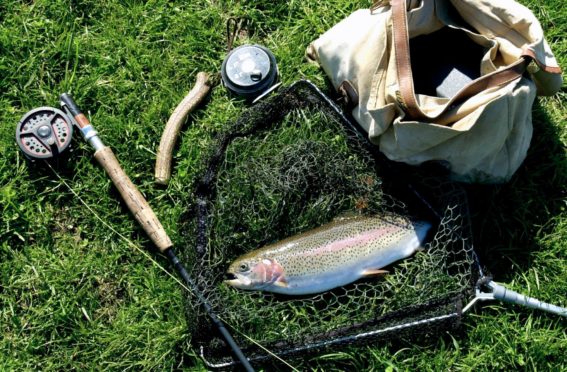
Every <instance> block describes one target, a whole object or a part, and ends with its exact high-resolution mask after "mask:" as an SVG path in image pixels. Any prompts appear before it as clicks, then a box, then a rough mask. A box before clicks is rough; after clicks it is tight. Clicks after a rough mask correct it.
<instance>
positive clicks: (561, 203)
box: [0, 0, 567, 371]
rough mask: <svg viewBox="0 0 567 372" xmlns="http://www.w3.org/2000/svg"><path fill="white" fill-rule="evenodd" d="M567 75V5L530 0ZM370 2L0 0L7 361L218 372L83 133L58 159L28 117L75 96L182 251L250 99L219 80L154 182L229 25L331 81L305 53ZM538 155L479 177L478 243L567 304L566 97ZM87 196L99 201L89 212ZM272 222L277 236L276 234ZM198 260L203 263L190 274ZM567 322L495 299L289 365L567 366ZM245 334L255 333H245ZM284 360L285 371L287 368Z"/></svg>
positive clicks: (541, 107) (300, 72)
mask: <svg viewBox="0 0 567 372" xmlns="http://www.w3.org/2000/svg"><path fill="white" fill-rule="evenodd" d="M522 3H524V4H525V5H527V6H528V7H529V8H530V9H532V11H533V12H534V13H535V14H536V15H537V16H538V18H539V19H540V21H541V23H542V26H543V28H544V30H545V31H546V35H547V40H548V41H549V43H550V45H551V47H552V49H553V50H554V52H555V55H556V57H557V58H558V61H559V63H560V65H561V66H563V67H564V68H566V67H567V39H565V35H567V22H566V20H567V10H565V6H564V4H563V1H562V0H544V1H535V0H522ZM368 6H369V3H368V2H366V1H354V0H331V1H325V2H321V1H315V0H304V1H288V2H281V1H266V0H261V1H252V0H247V1H214V0H210V1H192V2H188V1H166V0H153V1H139V0H100V1H92V0H37V1H32V0H26V1H15V0H2V2H1V3H0V213H1V216H0V330H1V332H2V337H1V338H0V370H38V369H41V370H61V369H89V370H98V369H116V370H124V369H159V370H161V369H189V370H191V369H197V370H198V369H204V368H205V367H204V365H203V363H202V362H201V360H200V358H199V357H198V350H196V349H194V348H192V346H191V337H192V327H191V324H189V322H190V321H191V319H190V317H188V316H187V314H186V303H185V300H186V296H185V293H184V291H185V290H184V289H183V288H182V286H180V284H179V282H178V281H176V280H175V276H174V275H173V276H170V275H168V274H167V273H166V272H165V271H164V269H163V268H165V270H167V271H169V272H172V269H171V268H170V266H169V263H168V262H167V260H166V259H165V257H163V256H161V255H160V254H159V252H157V250H156V249H155V248H153V247H152V245H151V242H150V241H149V240H148V238H147V237H146V236H145V234H144V232H143V230H142V229H141V228H140V227H139V226H138V225H137V223H136V221H135V220H134V219H133V218H132V216H131V215H130V214H129V212H128V210H127V208H126V207H125V205H124V204H123V203H122V202H121V201H120V199H119V195H118V193H117V192H116V190H115V189H114V187H113V185H112V183H111V181H110V180H109V179H108V178H107V176H106V174H105V173H104V171H103V170H102V169H101V167H100V166H99V165H98V164H97V163H96V161H94V159H93V158H92V151H91V149H90V148H89V146H88V145H87V144H86V143H84V141H82V140H81V139H80V138H79V135H78V134H77V133H75V135H74V137H75V138H74V141H73V145H72V152H70V153H68V154H66V155H65V156H64V157H62V158H60V159H59V160H58V161H56V162H54V163H53V164H52V166H51V167H48V166H47V165H45V164H44V163H43V162H35V163H32V162H29V161H28V160H26V159H25V158H24V156H23V155H22V153H21V152H20V151H19V149H18V147H17V145H16V143H15V141H14V130H15V126H16V123H17V122H18V121H19V120H20V118H21V117H22V115H23V114H24V113H26V112H27V111H28V110H31V109H32V108H35V107H39V106H57V103H58V96H59V94H60V93H62V92H71V93H72V94H73V96H74V98H75V101H76V102H77V103H78V104H79V106H80V107H82V108H83V110H84V111H85V114H86V115H87V116H88V117H89V118H90V119H91V121H92V122H93V124H94V125H95V126H96V128H97V130H98V132H99V134H100V136H101V138H102V139H103V141H104V142H105V143H106V144H107V145H108V146H110V147H112V148H113V150H114V152H115V154H116V156H117V157H118V158H119V159H120V162H121V164H122V166H123V168H124V169H125V171H126V172H127V173H128V174H129V175H130V177H131V179H132V181H133V182H134V183H135V184H136V185H137V186H138V187H139V189H140V191H141V192H142V193H143V194H144V195H145V196H146V198H147V199H148V201H149V202H150V204H151V205H152V207H153V209H154V211H155V213H156V214H157V216H158V217H159V219H160V220H161V222H162V224H163V225H164V227H165V229H166V230H167V232H168V233H169V235H170V237H171V238H172V240H173V242H174V244H175V247H176V249H177V250H178V251H180V252H182V253H184V256H185V257H189V256H190V254H188V251H191V249H192V242H193V237H192V235H193V231H192V230H191V229H190V227H191V225H190V224H187V223H185V222H186V219H187V215H188V208H189V206H190V205H191V203H192V200H191V196H192V194H193V185H194V183H195V180H196V179H197V178H198V177H199V175H200V174H201V171H202V162H203V154H204V152H205V151H206V149H207V148H208V146H210V145H211V143H212V141H213V138H214V135H215V133H217V132H218V131H220V130H223V129H224V128H226V126H227V125H228V124H229V123H231V122H232V121H234V120H235V119H236V118H237V117H238V116H239V114H240V113H241V112H242V111H243V110H244V109H245V108H246V105H245V104H244V103H243V102H241V101H238V100H235V99H233V98H231V97H230V95H229V94H228V93H227V92H226V91H225V90H224V89H223V88H222V87H216V88H214V89H213V91H212V94H211V96H210V98H209V100H208V104H207V106H206V108H204V109H202V110H199V111H197V112H196V113H194V114H192V115H191V120H190V123H188V124H187V125H186V126H185V127H184V130H183V132H182V134H181V136H180V139H179V142H178V145H177V146H176V148H175V152H174V172H173V173H174V174H173V178H172V180H171V182H170V184H169V185H168V186H167V188H164V187H159V186H156V185H155V184H154V182H153V174H154V164H155V152H156V149H157V145H158V143H159V139H160V136H161V133H162V130H163V128H164V125H165V122H166V121H167V119H168V117H169V115H170V114H171V112H172V110H173V108H174V107H175V106H176V105H177V103H178V102H179V101H180V100H181V99H182V98H183V97H184V96H185V94H186V93H187V92H188V91H189V89H190V88H191V86H192V84H193V83H194V80H195V77H196V74H197V72H198V71H207V72H210V73H215V72H217V71H219V69H220V66H221V63H222V59H223V58H224V56H225V54H226V48H227V38H226V21H227V19H228V18H229V17H242V16H246V17H249V18H250V19H252V20H253V24H254V28H253V32H249V33H243V34H241V35H239V37H238V38H237V44H243V43H245V42H250V43H259V44H262V45H265V46H267V47H268V48H270V49H271V50H272V51H273V52H274V54H275V55H276V57H277V60H278V65H279V67H280V73H281V80H282V81H283V83H284V84H290V83H292V82H294V81H296V80H298V79H300V78H308V79H310V80H311V81H313V82H314V83H316V84H317V85H318V86H319V87H321V88H325V87H327V86H328V84H327V83H326V80H325V76H324V74H323V73H322V72H321V71H320V70H319V69H318V68H316V67H315V66H313V65H309V64H308V63H306V61H305V59H304V51H305V48H306V46H307V45H308V44H309V42H311V41H312V40H313V39H314V38H316V37H317V35H319V34H321V33H323V32H324V31H325V30H327V29H328V28H330V27H331V26H332V25H334V24H335V23H337V22H338V21H339V20H341V19H342V18H344V17H345V16H346V15H348V14H350V13H351V12H352V11H354V10H355V9H358V8H360V7H368ZM533 117H534V137H533V140H532V145H531V148H530V150H529V153H528V157H527V159H526V161H525V163H524V164H523V165H522V167H521V169H520V170H519V171H518V173H517V174H516V175H515V176H514V178H513V179H512V180H511V181H510V182H509V183H508V184H505V185H501V186H478V185H476V186H475V185H473V186H468V187H467V190H468V192H469V197H470V203H471V210H472V221H473V233H474V238H475V240H474V242H475V248H476V250H477V253H478V255H479V258H480V261H481V263H482V264H483V265H484V267H485V269H486V270H487V272H489V273H490V274H491V275H493V276H494V279H495V280H496V281H498V282H500V283H503V284H506V285H507V286H508V287H510V288H512V289H514V290H517V291H519V292H522V293H525V294H529V295H531V296H534V297H537V298H539V299H541V300H543V301H547V302H551V303H555V304H558V305H562V306H567V261H566V258H567V213H566V208H567V203H566V198H565V197H566V186H565V185H566V184H567V158H566V151H565V150H566V145H567V128H566V122H567V94H566V91H565V88H563V89H562V91H561V92H560V93H559V94H557V95H555V96H554V97H545V98H538V99H537V101H536V104H535V106H534V111H533ZM87 206H88V208H87ZM272 228H275V227H273V226H272ZM191 264H192V263H191V262H187V265H188V266H190V265H191ZM566 326H567V321H566V320H565V318H559V317H557V316H554V315H549V314H545V313H542V312H539V311H532V310H529V309H525V308H520V307H517V306H513V305H506V304H500V303H491V304H489V305H485V306H481V307H477V308H476V309H475V310H474V311H473V312H471V313H468V314H467V315H466V316H465V318H464V323H463V325H462V330H461V331H459V332H456V333H454V334H444V335H441V336H440V337H439V338H437V339H434V340H429V341H427V342H418V343H402V344H400V343H377V344H376V345H371V346H364V347H359V348H356V347H345V348H343V349H341V350H340V351H336V352H332V353H330V352H326V353H323V354H319V355H315V356H310V357H309V358H306V359H303V360H297V359H291V360H289V361H288V362H289V363H290V364H291V365H293V366H294V367H295V368H297V369H299V370H309V369H312V370H332V369H339V370H353V369H357V370H359V369H360V370H366V369H377V370H384V369H386V370H473V369H474V370H493V369H503V370H515V369H528V370H544V371H545V370H548V371H551V370H553V371H559V370H567V361H566V358H565V355H567V331H566ZM242 331H243V332H245V331H246V330H242ZM280 366H281V368H283V369H285V368H287V367H286V366H285V365H283V364H280Z"/></svg>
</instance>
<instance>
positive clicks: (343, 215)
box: [333, 211, 362, 222]
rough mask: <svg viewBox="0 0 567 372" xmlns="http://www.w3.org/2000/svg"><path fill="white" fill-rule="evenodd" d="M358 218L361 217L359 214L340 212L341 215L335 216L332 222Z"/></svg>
mask: <svg viewBox="0 0 567 372" xmlns="http://www.w3.org/2000/svg"><path fill="white" fill-rule="evenodd" d="M360 216H362V215H361V214H360V213H358V212H356V211H345V212H342V213H341V214H339V215H338V216H336V217H335V218H333V222H339V221H345V220H350V219H353V218H358V217H360Z"/></svg>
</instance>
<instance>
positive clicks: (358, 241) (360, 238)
mask: <svg viewBox="0 0 567 372" xmlns="http://www.w3.org/2000/svg"><path fill="white" fill-rule="evenodd" d="M399 230H400V228H399V227H397V226H388V227H382V228H378V229H373V230H369V231H366V232H364V233H362V234H360V235H357V236H355V237H348V238H344V239H341V240H337V241H334V242H331V243H329V244H327V245H324V246H321V247H319V248H317V249H314V250H312V251H308V252H305V253H304V256H319V255H321V254H324V253H333V252H336V251H343V250H345V249H349V248H362V247H364V246H365V245H366V244H367V243H370V242H372V241H375V240H378V239H380V238H381V237H383V236H384V235H388V234H391V233H393V232H396V231H399Z"/></svg>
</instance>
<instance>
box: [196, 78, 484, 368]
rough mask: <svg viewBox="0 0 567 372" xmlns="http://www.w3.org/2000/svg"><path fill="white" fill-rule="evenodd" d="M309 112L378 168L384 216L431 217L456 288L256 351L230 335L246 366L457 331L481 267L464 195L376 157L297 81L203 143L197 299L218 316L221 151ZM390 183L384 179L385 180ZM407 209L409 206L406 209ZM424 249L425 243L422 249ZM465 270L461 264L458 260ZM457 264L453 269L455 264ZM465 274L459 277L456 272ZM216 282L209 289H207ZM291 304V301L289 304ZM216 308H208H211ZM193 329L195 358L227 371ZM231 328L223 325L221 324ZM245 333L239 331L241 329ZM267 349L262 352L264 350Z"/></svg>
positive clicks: (347, 122) (435, 174) (321, 97)
mask: <svg viewBox="0 0 567 372" xmlns="http://www.w3.org/2000/svg"><path fill="white" fill-rule="evenodd" d="M297 109H299V110H307V109H316V110H321V111H323V112H325V114H326V115H329V116H331V117H332V118H333V119H334V120H336V121H337V122H338V123H340V124H341V125H342V126H343V128H344V130H345V133H346V134H347V135H348V136H350V137H351V138H356V141H357V145H358V146H361V147H364V151H367V152H368V153H370V154H372V157H373V159H374V161H376V163H379V164H380V166H381V167H380V168H381V173H382V174H380V177H381V179H382V180H384V181H385V182H384V190H385V191H384V192H385V193H386V194H387V196H388V197H391V198H392V200H403V201H402V202H401V203H396V202H395V203H393V205H391V206H390V207H389V209H390V210H391V212H394V213H396V212H398V211H399V210H400V209H403V210H406V209H407V208H408V206H411V205H418V206H419V207H418V208H421V209H426V210H427V211H428V212H429V213H432V214H434V215H435V216H436V217H437V218H438V219H439V225H438V228H437V231H436V232H435V237H434V240H433V241H434V242H436V244H437V246H438V247H437V249H444V250H446V251H447V255H446V260H445V261H444V262H439V265H442V266H443V270H445V271H446V272H447V273H449V274H451V272H452V270H453V271H455V270H457V271H459V272H458V275H460V276H462V278H460V280H461V282H462V283H461V284H460V287H459V288H458V290H454V291H451V292H450V293H446V294H445V295H444V296H437V297H431V298H427V299H426V300H425V301H421V302H420V303H417V304H411V305H405V306H402V307H400V308H398V309H394V310H392V311H388V312H386V313H384V314H378V315H376V316H374V317H371V318H369V319H366V320H364V321H358V322H354V323H349V324H344V325H342V326H339V327H336V328H334V329H331V330H326V331H323V332H311V333H307V334H304V335H301V337H297V335H295V336H294V337H290V338H285V337H284V338H283V339H281V340H279V341H277V342H267V343H264V341H265V340H259V341H260V343H261V344H262V347H260V346H258V345H257V344H255V343H252V342H250V340H249V339H247V338H246V337H243V336H242V335H241V332H237V333H235V337H236V338H237V342H238V343H239V345H241V347H242V348H243V351H244V353H245V355H247V356H248V358H249V360H250V361H251V362H256V363H269V362H273V361H274V358H273V355H271V353H274V354H277V355H279V356H285V357H293V356H297V355H304V354H306V353H314V352H320V351H322V350H326V351H329V350H333V349H335V348H337V347H340V346H342V345H345V344H348V345H355V344H368V343H372V342H377V341H380V342H384V341H386V340H393V339H400V338H401V339H416V338H422V337H426V338H427V337H431V336H434V335H439V334H440V333H441V332H444V331H447V330H455V329H458V328H459V325H460V321H461V316H462V307H463V303H467V302H468V301H469V300H470V299H471V298H473V297H474V294H475V286H476V283H477V281H478V279H479V278H480V277H481V269H480V265H479V263H478V259H477V256H476V254H475V252H474V249H473V245H472V234H471V229H470V219H469V212H468V205H467V199H466V193H465V191H464V189H463V188H462V187H461V186H460V185H459V184H456V183H453V182H451V181H450V180H449V179H448V177H447V174H446V173H445V172H444V171H443V170H442V168H438V167H436V166H434V165H426V166H424V167H419V168H415V167H409V166H405V165H401V164H396V163H393V162H390V161H388V160H387V159H385V158H384V157H383V156H382V155H380V154H379V153H378V152H377V151H376V148H375V147H374V145H373V144H371V143H370V142H369V141H368V140H367V136H366V135H365V133H364V131H363V130H362V129H361V128H360V127H358V125H357V124H355V123H354V121H353V120H351V119H349V118H348V117H347V116H346V115H345V114H344V113H343V112H342V110H341V109H340V108H339V107H338V106H337V105H336V104H335V103H334V102H333V101H332V100H331V99H330V98H329V97H327V96H326V95H325V94H323V93H322V92H321V90H320V89H319V88H318V87H317V86H315V85H314V84H313V83H311V82H309V81H307V80H300V81H298V82H296V83H294V84H292V85H291V86H289V87H287V88H284V89H282V90H281V91H280V92H279V93H278V94H277V95H274V96H272V97H270V98H269V99H267V100H266V101H262V102H260V103H258V104H257V105H255V106H253V107H251V108H250V109H249V110H247V111H246V112H244V114H243V115H242V116H241V117H240V118H239V119H238V120H237V121H236V122H235V123H234V124H233V125H232V126H231V127H229V129H228V131H226V132H224V133H222V134H220V135H219V136H218V137H217V139H216V141H215V143H214V145H213V146H211V149H212V151H211V152H210V154H209V156H208V157H207V160H206V161H205V169H204V174H203V176H202V177H201V179H200V180H199V181H198V182H197V184H196V187H195V193H194V196H195V200H196V203H195V206H194V207H195V209H194V212H195V221H196V224H195V229H196V232H197V234H196V239H195V246H196V249H195V251H194V252H189V254H190V255H191V254H192V255H193V256H192V258H193V259H194V262H196V263H197V264H196V265H195V266H194V267H195V268H194V270H193V271H194V273H193V275H194V277H196V278H197V281H198V283H199V285H200V288H201V290H202V291H203V294H204V295H205V297H206V298H207V300H208V301H209V302H211V303H212V304H213V307H214V310H215V311H217V312H220V313H221V314H223V311H222V310H223V309H222V304H223V301H224V302H225V303H226V300H227V299H226V298H222V293H220V292H219V289H218V278H219V275H220V272H221V271H222V270H223V269H226V268H225V267H220V266H219V265H216V264H214V265H211V262H210V261H208V260H207V258H206V257H207V252H208V251H209V250H210V249H211V247H210V240H209V234H210V224H211V216H212V215H213V213H212V210H213V209H214V205H215V200H216V196H217V190H216V183H217V181H218V173H219V168H220V167H221V165H222V163H223V161H224V156H225V154H226V151H227V148H228V146H229V145H230V144H231V143H232V142H233V141H234V140H235V139H236V138H241V137H246V136H249V135H253V134H254V133H256V132H257V131H261V130H267V129H269V125H273V124H274V123H275V122H279V121H281V120H283V119H284V118H285V117H286V116H287V115H288V114H290V112H292V111H293V110H297ZM388 180H389V181H392V182H388ZM410 208H411V207H410ZM428 249H431V246H430V247H429V248H428ZM463 261H464V262H466V264H467V267H464V268H463V267H462V266H463V265H462V262H463ZM456 262H459V265H460V267H458V268H456V267H453V266H455V263H456ZM463 270H464V271H465V272H464V273H463V272H462V271H463ZM214 283H216V284H217V285H213V284H214ZM290 301H294V300H290ZM188 304H189V312H192V313H193V312H198V311H199V310H198V309H199V303H198V302H197V301H196V299H195V298H189V301H188ZM214 304H216V306H215V305H214ZM197 319H198V320H199V324H198V325H197V326H196V328H195V330H194V336H193V339H192V341H193V343H194V344H195V345H196V346H197V347H198V348H199V349H200V351H201V357H202V358H203V360H204V361H205V363H206V364H207V366H209V367H210V368H231V367H234V366H236V365H237V364H238V362H235V361H234V360H232V358H231V357H230V354H229V352H228V348H227V347H226V345H225V344H224V342H223V341H222V340H221V339H220V338H219V337H218V336H216V335H214V331H213V330H212V327H211V326H210V324H207V318H206V317H204V316H200V315H197ZM228 325H229V326H231V324H228ZM243 332H245V330H243ZM264 348H265V349H267V350H269V352H266V351H265V349H264Z"/></svg>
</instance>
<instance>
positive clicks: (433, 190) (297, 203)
mask: <svg viewBox="0 0 567 372" xmlns="http://www.w3.org/2000/svg"><path fill="white" fill-rule="evenodd" d="M436 172H438V171H437V170H436V169H434V168H428V167H425V168H424V169H415V168H408V169H403V166H397V165H393V164H391V163H389V162H387V161H386V160H385V159H383V158H382V157H381V156H380V155H378V154H377V153H376V152H375V150H374V149H373V148H372V146H371V145H370V144H369V143H368V142H367V141H366V140H365V138H364V137H363V136H362V135H360V134H359V133H358V131H357V130H356V126H354V125H352V123H351V122H350V121H349V120H348V119H346V118H345V117H344V116H343V115H342V114H341V112H340V111H339V110H338V109H337V107H336V106H334V105H333V104H332V102H331V101H330V100H328V99H327V98H326V96H324V95H322V93H321V92H320V91H319V90H318V89H317V88H316V87H315V86H314V85H312V84H311V83H309V82H306V81H300V82H298V83H295V84H294V85H292V86H291V87H288V88H286V89H283V90H281V91H280V93H278V94H277V95H274V96H272V97H271V98H270V99H268V100H266V101H264V102H261V103H259V104H257V105H255V106H254V107H252V108H251V109H249V110H248V111H247V112H245V114H244V115H243V116H241V117H240V118H239V119H238V120H237V121H236V122H235V123H233V124H232V125H230V126H229V127H228V129H227V130H226V131H225V132H223V133H221V134H219V136H218V138H217V140H216V142H215V143H214V145H213V146H212V147H211V149H210V154H209V156H208V157H207V161H206V162H205V164H204V170H203V176H202V178H201V179H200V181H198V182H197V185H196V187H195V194H194V195H193V198H194V200H195V201H196V203H195V209H194V210H195V219H194V221H195V225H194V226H193V230H192V231H194V232H195V236H196V239H195V246H196V249H195V250H194V251H192V252H185V255H186V256H190V257H187V258H188V259H192V260H193V262H195V263H196V264H195V265H194V266H193V267H194V269H193V276H194V278H196V280H197V282H198V285H199V287H200V289H201V290H202V292H203V295H204V296H205V298H207V300H208V301H209V303H210V304H211V305H212V308H213V311H214V312H216V314H217V315H218V316H219V317H220V318H221V319H222V320H223V321H224V322H225V323H226V324H227V325H228V326H229V327H230V328H232V329H233V332H232V333H233V336H234V337H235V339H236V341H237V343H238V344H239V346H240V347H241V348H242V349H243V351H244V352H245V354H246V355H247V357H248V358H250V359H251V360H268V359H269V358H270V356H269V354H268V353H267V352H266V351H265V350H263V349H262V348H260V347H258V346H257V344H255V343H254V342H252V341H250V339H252V340H254V341H255V342H257V343H259V344H261V345H262V346H264V347H265V348H267V349H269V350H270V352H271V353H275V354H278V355H291V354H298V353H305V352H310V351H314V350H319V349H320V348H332V347H334V346H336V345H341V344H345V343H347V344H354V343H365V342H366V343H367V342H373V341H374V340H376V338H377V336H380V340H386V339H388V338H390V337H421V336H427V335H430V334H432V333H433V334H434V333H436V332H439V331H442V330H446V329H447V328H452V327H455V326H456V325H457V324H458V322H459V319H460V315H461V314H460V308H461V303H462V302H463V300H465V301H466V300H468V299H470V298H472V297H473V296H474V291H473V287H474V283H476V281H477V279H478V276H479V275H478V270H477V266H476V261H475V255H474V251H473V247H472V242H471V238H470V236H471V232H470V225H469V221H468V210H467V204H466V197H465V193H464V191H463V190H462V189H461V188H460V187H459V186H458V185H456V184H454V183H451V182H449V181H448V180H447V179H446V178H444V177H443V176H432V174H436ZM345 213H347V214H352V213H358V214H369V215H380V216H382V217H383V218H385V219H387V218H390V216H400V215H401V216H406V217H408V218H419V219H423V220H428V221H430V222H433V223H434V230H435V232H434V234H432V236H433V237H432V239H430V241H429V242H428V243H427V245H426V247H425V248H426V249H425V250H423V251H421V252H418V253H417V254H415V255H414V256H413V257H410V258H408V259H405V260H403V261H400V262H397V263H395V264H394V265H392V267H391V268H389V271H390V273H389V274H388V275H386V276H384V277H381V278H372V279H366V280H359V281H357V282H355V283H353V284H350V285H347V286H344V287H340V288H336V289H334V290H331V291H329V292H325V293H321V294H316V295H307V296H301V297H292V296H282V295H276V294H272V293H266V292H249V291H242V290H238V289H234V288H231V287H228V286H227V285H225V284H223V279H224V274H225V272H226V269H227V268H228V266H229V264H230V263H231V262H232V261H233V260H234V259H236V258H237V257H239V256H240V255H242V254H243V253H245V252H248V251H251V250H254V249H257V248H260V247H262V246H264V245H265V244H267V243H271V242H274V241H277V240H280V239H283V238H286V237H289V236H293V235H295V234H297V233H300V232H303V231H307V230H310V229H313V228H315V227H317V226H320V225H322V224H324V223H326V222H329V221H331V220H332V219H333V218H336V217H337V216H340V215H341V214H345ZM188 262H190V261H188ZM187 306H188V315H189V316H190V319H191V321H190V323H191V324H192V325H193V327H194V329H193V330H192V331H193V342H195V343H196V344H197V345H198V346H201V347H202V350H203V355H204V358H205V359H206V360H207V361H208V362H209V363H211V364H212V365H213V364H214V365H219V366H220V365H224V366H228V365H230V363H231V362H232V358H231V356H230V352H229V351H228V348H227V347H226V345H225V343H224V341H223V340H222V338H221V337H220V336H219V335H218V333H217V332H216V331H215V329H214V327H213V326H212V325H211V323H210V322H209V320H208V317H207V316H206V315H205V314H203V313H202V310H201V307H200V304H199V303H198V301H197V300H196V298H189V300H188V301H187ZM244 335H246V336H247V337H246V336H244Z"/></svg>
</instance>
